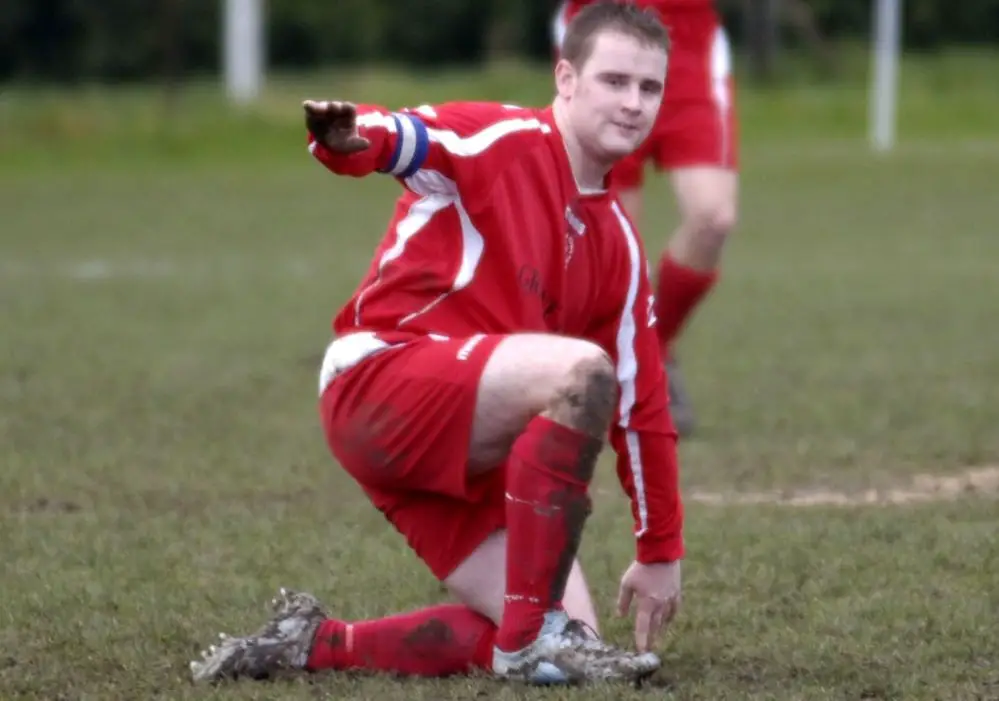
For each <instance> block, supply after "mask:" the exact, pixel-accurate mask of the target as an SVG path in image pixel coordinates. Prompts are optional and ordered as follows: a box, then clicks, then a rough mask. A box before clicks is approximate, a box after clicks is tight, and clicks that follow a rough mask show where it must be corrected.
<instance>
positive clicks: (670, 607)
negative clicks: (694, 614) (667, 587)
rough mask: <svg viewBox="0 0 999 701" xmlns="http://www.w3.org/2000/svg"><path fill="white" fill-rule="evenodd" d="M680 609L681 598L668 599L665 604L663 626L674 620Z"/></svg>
mask: <svg viewBox="0 0 999 701" xmlns="http://www.w3.org/2000/svg"><path fill="white" fill-rule="evenodd" d="M679 610H680V600H679V599H678V598H671V599H667V600H666V603H665V605H664V606H663V628H665V627H667V626H668V625H669V624H670V623H672V622H673V619H674V618H675V617H676V614H677V612H678V611H679Z"/></svg>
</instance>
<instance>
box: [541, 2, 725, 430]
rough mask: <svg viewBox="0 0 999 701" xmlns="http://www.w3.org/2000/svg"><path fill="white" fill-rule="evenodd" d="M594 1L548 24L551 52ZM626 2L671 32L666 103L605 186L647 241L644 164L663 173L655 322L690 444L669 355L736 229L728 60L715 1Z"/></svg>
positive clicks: (684, 401) (566, 5)
mask: <svg viewBox="0 0 999 701" xmlns="http://www.w3.org/2000/svg"><path fill="white" fill-rule="evenodd" d="M594 1H595V0H564V1H563V2H562V3H561V5H560V6H559V8H558V10H557V12H556V14H555V17H554V19H553V23H552V35H553V41H554V44H555V49H556V52H557V51H558V50H559V48H560V47H561V46H562V41H563V38H564V36H565V28H566V26H567V24H568V22H569V21H570V20H571V19H572V18H573V17H574V16H575V15H576V14H577V13H578V12H579V11H580V10H581V9H582V8H583V7H585V6H586V5H590V4H593V2H594ZM604 1H606V0H604ZM633 1H634V4H636V5H638V6H641V7H647V8H651V9H654V10H656V11H657V12H658V13H659V15H660V19H661V20H662V22H663V24H664V25H666V28H667V30H668V32H669V36H670V54H669V64H668V68H667V72H666V94H665V97H664V99H663V103H662V107H661V108H660V110H659V117H658V119H657V122H656V126H655V127H654V128H653V130H652V133H651V134H650V135H649V137H648V139H647V140H646V141H645V143H644V144H643V145H642V147H641V148H640V149H638V150H637V151H636V152H635V153H633V154H632V155H631V156H629V157H627V158H625V159H623V160H622V161H620V162H619V163H618V164H617V165H615V166H614V169H613V170H612V172H611V179H612V184H613V186H614V187H616V188H617V189H618V193H619V197H620V199H621V202H622V203H623V204H624V206H625V208H626V209H627V210H628V213H629V214H630V215H631V218H632V220H633V221H634V222H635V224H636V225H637V226H638V227H639V230H640V231H645V229H644V228H643V227H642V221H641V218H642V191H641V187H642V183H643V171H644V167H645V163H646V162H647V161H651V162H652V163H653V165H654V166H655V167H656V168H657V169H658V170H667V171H669V172H670V176H671V182H672V185H673V191H674V193H675V194H676V198H677V205H678V208H679V212H680V224H679V226H678V227H677V228H676V229H675V230H674V232H673V235H672V237H671V238H670V240H669V243H668V244H667V246H666V249H665V251H664V252H663V253H662V256H661V257H660V259H659V265H658V271H657V272H658V281H657V284H656V314H657V317H658V330H659V338H660V341H661V343H662V346H663V351H664V357H665V358H666V363H667V377H668V379H669V396H670V403H671V411H672V414H673V421H674V423H675V424H676V427H677V430H678V431H679V432H680V434H681V435H689V434H690V433H691V431H692V430H693V428H694V413H693V408H692V406H691V400H690V397H689V396H688V394H687V392H686V390H685V387H684V383H683V382H682V380H681V378H680V375H679V373H678V369H677V366H676V362H675V357H674V355H673V346H674V344H675V342H676V339H677V337H678V335H679V333H680V331H681V329H682V328H683V327H684V325H685V323H686V321H687V319H689V318H690V316H691V314H692V313H693V311H694V309H695V308H696V307H697V305H698V304H699V303H700V302H701V301H702V300H703V299H704V298H705V297H706V296H707V294H708V293H709V292H710V291H711V288H712V287H713V286H714V284H715V282H716V281H717V279H718V269H719V263H720V261H721V254H722V248H723V246H724V243H725V240H726V238H727V237H728V234H729V232H730V231H731V230H732V228H733V227H734V225H735V222H736V210H737V199H738V174H737V167H738V129H737V120H736V108H735V97H734V83H733V79H732V61H731V51H730V48H729V42H728V37H727V35H726V33H725V30H724V28H723V27H722V25H721V19H720V17H719V14H718V11H717V9H716V8H715V6H714V0H633Z"/></svg>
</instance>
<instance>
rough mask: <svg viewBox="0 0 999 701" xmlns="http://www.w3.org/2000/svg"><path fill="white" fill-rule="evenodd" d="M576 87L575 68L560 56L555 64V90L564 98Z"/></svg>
mask: <svg viewBox="0 0 999 701" xmlns="http://www.w3.org/2000/svg"><path fill="white" fill-rule="evenodd" d="M575 89H576V68H575V66H573V65H572V64H571V63H570V62H569V61H567V60H565V59H564V58H560V59H559V60H558V63H556V64H555V90H556V91H557V92H558V94H559V97H561V98H563V99H565V98H568V97H570V96H571V95H572V93H573V92H574V91H575Z"/></svg>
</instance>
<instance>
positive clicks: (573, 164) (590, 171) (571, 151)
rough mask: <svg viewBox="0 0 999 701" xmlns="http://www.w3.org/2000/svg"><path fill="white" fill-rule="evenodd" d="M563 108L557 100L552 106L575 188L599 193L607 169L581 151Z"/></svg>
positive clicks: (584, 191) (581, 148) (583, 191)
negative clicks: (574, 181)
mask: <svg viewBox="0 0 999 701" xmlns="http://www.w3.org/2000/svg"><path fill="white" fill-rule="evenodd" d="M563 110H564V106H563V105H562V103H561V102H559V101H558V100H556V101H555V104H554V105H553V106H552V114H553V116H554V118H555V126H556V127H557V128H558V131H559V135H560V136H561V137H562V143H563V144H564V145H565V152H566V154H567V155H568V156H569V168H570V169H571V170H572V176H573V178H575V180H576V187H577V188H578V189H579V191H580V192H581V193H584V194H586V193H592V192H600V191H602V190H604V189H605V188H604V180H605V178H606V177H607V171H608V170H609V168H608V167H607V165H605V164H603V163H598V162H596V161H595V160H594V159H593V158H590V157H589V156H588V155H587V154H586V151H585V150H584V149H583V147H582V145H581V144H580V143H579V140H578V139H577V138H576V135H575V134H574V133H573V131H572V128H570V127H569V124H568V120H567V119H566V116H565V114H564V111H563Z"/></svg>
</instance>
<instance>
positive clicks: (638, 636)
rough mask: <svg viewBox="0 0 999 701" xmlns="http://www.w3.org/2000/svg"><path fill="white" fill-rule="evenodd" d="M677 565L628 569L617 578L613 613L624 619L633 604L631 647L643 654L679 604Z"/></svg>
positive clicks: (635, 564)
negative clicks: (632, 641)
mask: <svg viewBox="0 0 999 701" xmlns="http://www.w3.org/2000/svg"><path fill="white" fill-rule="evenodd" d="M680 590H681V585H680V562H679V561H677V562H655V563H650V564H647V565H643V564H641V563H639V562H633V563H631V566H630V567H628V569H627V570H626V571H625V573H624V575H623V576H622V577H621V588H620V590H619V592H618V597H617V612H618V615H619V616H626V615H628V612H629V611H630V610H631V603H632V601H634V602H635V646H636V647H637V648H638V650H639V652H647V651H649V650H651V649H652V647H653V646H654V645H655V643H656V638H657V637H658V636H659V633H660V632H661V631H663V630H664V629H665V628H666V627H667V626H668V625H669V624H670V621H672V620H673V617H674V616H676V614H677V611H679V609H680V600H681V591H680Z"/></svg>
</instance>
